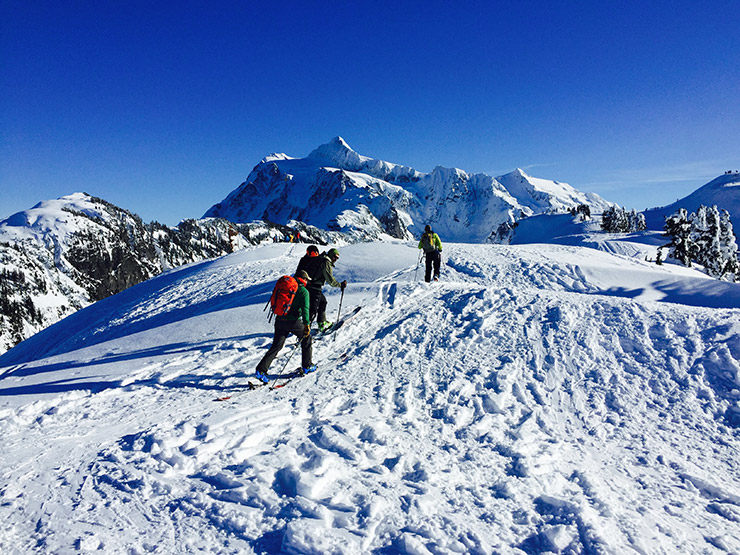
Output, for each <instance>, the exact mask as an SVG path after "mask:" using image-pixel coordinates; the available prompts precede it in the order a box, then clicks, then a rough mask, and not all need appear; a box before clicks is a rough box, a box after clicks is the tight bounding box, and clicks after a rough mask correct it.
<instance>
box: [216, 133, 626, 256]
mask: <svg viewBox="0 0 740 555" xmlns="http://www.w3.org/2000/svg"><path fill="white" fill-rule="evenodd" d="M502 180H504V181H506V182H508V183H509V184H511V185H512V186H514V185H516V191H517V192H518V193H519V196H518V197H517V196H516V195H513V194H512V193H511V191H509V190H508V189H507V187H506V185H505V184H504V183H502ZM383 197H384V198H385V199H386V200H384V201H383V200H380V199H381V198H383ZM258 199H259V200H258ZM308 201H311V202H310V203H308ZM578 204H590V205H591V206H592V209H593V210H594V211H600V210H603V209H605V208H608V207H609V206H611V204H612V203H609V202H607V201H605V200H604V199H602V198H601V197H599V196H598V195H596V194H593V193H588V194H586V193H581V192H580V191H577V190H576V189H574V188H573V187H571V186H570V185H568V184H567V183H560V182H557V181H548V180H544V179H539V178H531V177H530V176H528V175H527V174H526V173H525V172H524V171H523V170H520V169H517V170H515V171H514V172H511V173H509V174H506V175H504V176H501V177H500V178H496V177H492V176H488V175H486V174H482V173H478V174H472V173H468V172H465V171H464V170H461V169H458V168H445V167H443V166H437V167H435V168H434V169H433V170H432V171H431V172H429V173H422V172H419V171H417V170H415V169H413V168H411V167H409V166H404V165H401V164H395V163H391V162H386V161H384V160H377V159H374V158H370V157H367V156H363V155H360V154H358V153H357V152H355V151H354V150H353V149H352V148H351V147H350V146H349V144H348V143H347V142H346V141H345V140H344V139H343V138H342V137H335V138H333V139H332V140H331V141H330V142H328V143H326V144H324V145H320V146H319V147H317V148H316V149H314V150H313V151H312V152H311V153H310V154H309V155H308V156H306V157H305V158H294V157H291V156H288V155H286V154H280V155H278V154H272V155H270V156H268V157H266V158H264V159H263V160H262V162H260V163H259V164H258V165H257V166H255V168H254V169H253V170H252V172H251V173H250V175H249V176H248V177H247V179H246V180H245V181H244V182H243V183H242V184H241V185H240V186H239V187H237V188H236V189H235V190H234V191H232V192H231V193H230V194H229V195H227V197H226V198H225V199H224V200H222V201H221V202H219V203H217V204H215V205H213V206H212V207H211V208H210V209H209V210H208V211H206V213H205V214H204V217H223V218H226V219H228V220H231V221H247V220H254V219H267V220H270V221H276V222H279V223H287V222H288V221H290V220H291V219H294V220H303V221H306V222H307V223H311V224H313V225H316V226H318V227H325V228H326V229H331V230H334V231H342V232H344V233H347V234H349V235H350V236H352V235H358V234H360V235H364V238H365V239H381V238H382V237H383V235H388V236H390V237H394V238H396V239H411V238H412V237H414V236H418V235H419V233H420V232H421V230H423V228H424V226H425V225H427V224H430V225H432V226H433V227H435V228H436V229H439V230H440V231H441V232H443V233H444V234H445V236H446V238H447V239H448V240H451V241H461V242H486V241H487V242H492V241H494V240H495V232H496V230H497V229H498V227H499V226H500V225H501V224H502V223H513V222H516V221H517V220H519V219H521V218H523V217H526V216H531V215H534V214H538V213H542V212H548V211H563V210H567V209H569V208H573V207H575V206H577V205H578ZM337 212H341V213H343V214H344V215H343V218H341V219H340V218H337ZM351 212H354V213H355V214H356V217H353V216H352V214H350V213H351ZM373 220H374V221H373ZM368 222H372V225H371V227H372V229H373V230H372V232H371V236H370V237H367V231H368V230H367V225H368Z"/></svg>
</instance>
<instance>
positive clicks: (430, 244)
mask: <svg viewBox="0 0 740 555" xmlns="http://www.w3.org/2000/svg"><path fill="white" fill-rule="evenodd" d="M419 248H420V249H424V252H425V253H427V252H432V251H434V250H438V251H439V252H442V241H440V240H439V235H437V234H436V233H434V232H433V231H432V232H431V233H425V234H424V235H422V236H421V241H419Z"/></svg>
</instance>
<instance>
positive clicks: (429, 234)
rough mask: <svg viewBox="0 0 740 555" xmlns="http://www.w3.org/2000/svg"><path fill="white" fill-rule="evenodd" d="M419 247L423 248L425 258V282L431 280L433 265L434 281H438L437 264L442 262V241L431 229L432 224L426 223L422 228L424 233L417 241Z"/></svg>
mask: <svg viewBox="0 0 740 555" xmlns="http://www.w3.org/2000/svg"><path fill="white" fill-rule="evenodd" d="M419 248H420V249H424V256H425V258H426V272H425V274H424V280H425V281H426V282H430V281H432V266H434V281H439V266H440V264H441V262H442V241H440V240H439V235H437V234H436V233H434V232H433V231H432V226H430V225H427V226H426V227H425V228H424V235H422V236H421V241H419Z"/></svg>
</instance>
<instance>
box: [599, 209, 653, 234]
mask: <svg viewBox="0 0 740 555" xmlns="http://www.w3.org/2000/svg"><path fill="white" fill-rule="evenodd" d="M601 229H603V230H604V231H606V232H607V233H631V232H634V231H644V230H645V229H647V225H646V223H645V216H644V215H643V214H642V213H639V214H638V213H637V211H636V210H635V209H634V208H633V209H632V210H631V211H630V212H627V210H625V209H624V208H620V207H619V206H612V207H610V208H608V209H607V210H605V211H604V213H603V214H602V215H601Z"/></svg>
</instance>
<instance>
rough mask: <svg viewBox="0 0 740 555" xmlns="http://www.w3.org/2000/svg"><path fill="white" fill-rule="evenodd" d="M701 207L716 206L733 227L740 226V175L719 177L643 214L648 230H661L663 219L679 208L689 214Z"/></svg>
mask: <svg viewBox="0 0 740 555" xmlns="http://www.w3.org/2000/svg"><path fill="white" fill-rule="evenodd" d="M701 205H704V206H707V207H711V206H713V205H717V207H718V208H720V209H724V210H727V211H728V212H729V213H730V216H731V218H732V222H733V223H734V224H735V226H738V225H740V173H737V172H728V173H726V174H724V175H720V176H719V177H717V178H716V179H713V180H712V181H710V182H709V183H707V184H706V185H704V186H702V187H699V188H698V189H697V190H696V191H694V192H693V193H691V194H690V195H688V196H686V197H684V198H682V199H679V200H677V201H676V202H674V203H672V204H669V205H668V206H662V207H659V208H652V209H650V210H646V211H645V212H644V214H645V220H646V223H647V225H648V229H652V230H662V229H663V225H664V224H665V218H666V217H668V216H670V215H672V214H674V213H675V212H676V211H677V210H678V209H679V208H685V209H686V210H687V211H688V212H689V214H690V213H691V212H695V211H696V209H697V208H699V206H701Z"/></svg>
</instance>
